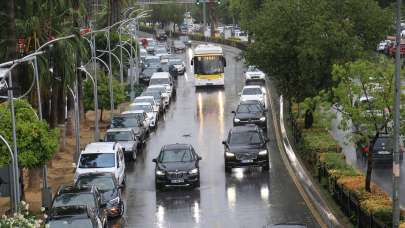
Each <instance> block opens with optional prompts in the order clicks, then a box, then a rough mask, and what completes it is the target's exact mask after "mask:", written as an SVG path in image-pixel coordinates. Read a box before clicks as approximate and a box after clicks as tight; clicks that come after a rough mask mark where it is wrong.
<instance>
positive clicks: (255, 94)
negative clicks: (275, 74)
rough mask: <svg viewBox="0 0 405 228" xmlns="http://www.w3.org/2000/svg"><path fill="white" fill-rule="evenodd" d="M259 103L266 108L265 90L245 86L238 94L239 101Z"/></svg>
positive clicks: (259, 87) (258, 87)
mask: <svg viewBox="0 0 405 228" xmlns="http://www.w3.org/2000/svg"><path fill="white" fill-rule="evenodd" d="M250 100H255V101H260V103H262V105H263V107H266V106H267V105H266V90H265V88H263V87H261V86H258V85H249V86H245V87H243V89H242V92H241V93H240V101H250Z"/></svg>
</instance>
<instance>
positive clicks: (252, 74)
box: [245, 66, 266, 81]
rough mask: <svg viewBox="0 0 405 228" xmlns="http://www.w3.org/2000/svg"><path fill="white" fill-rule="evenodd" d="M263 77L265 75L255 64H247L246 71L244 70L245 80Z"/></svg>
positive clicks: (259, 79) (260, 79) (262, 79)
mask: <svg viewBox="0 0 405 228" xmlns="http://www.w3.org/2000/svg"><path fill="white" fill-rule="evenodd" d="M265 78H266V75H265V74H264V73H263V71H261V70H259V69H258V68H257V67H256V66H249V67H248V69H247V71H246V72H245V79H246V81H255V80H258V81H264V80H265Z"/></svg>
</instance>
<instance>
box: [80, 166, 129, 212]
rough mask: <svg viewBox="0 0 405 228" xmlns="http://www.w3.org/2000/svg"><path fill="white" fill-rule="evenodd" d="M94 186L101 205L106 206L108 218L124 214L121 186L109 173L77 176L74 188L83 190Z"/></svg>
mask: <svg viewBox="0 0 405 228" xmlns="http://www.w3.org/2000/svg"><path fill="white" fill-rule="evenodd" d="M93 185H94V186H96V187H97V189H98V191H99V192H100V194H101V196H102V197H101V198H102V203H103V204H105V205H106V210H107V216H108V217H109V218H112V217H119V216H122V215H123V214H124V200H123V198H122V189H123V188H124V186H123V185H119V184H118V180H117V179H116V178H115V176H114V175H113V174H111V173H90V174H89V173H88V174H82V175H79V177H78V178H77V180H76V183H75V186H76V187H77V188H84V187H86V186H93Z"/></svg>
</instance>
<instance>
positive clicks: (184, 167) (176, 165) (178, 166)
mask: <svg viewBox="0 0 405 228" xmlns="http://www.w3.org/2000/svg"><path fill="white" fill-rule="evenodd" d="M157 165H158V168H159V169H160V170H164V171H168V172H175V171H189V170H190V169H194V168H195V162H194V161H193V162H166V163H158V164H157Z"/></svg>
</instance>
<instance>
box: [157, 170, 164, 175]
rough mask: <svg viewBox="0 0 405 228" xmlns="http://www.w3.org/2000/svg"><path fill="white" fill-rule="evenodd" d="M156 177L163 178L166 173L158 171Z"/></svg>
mask: <svg viewBox="0 0 405 228" xmlns="http://www.w3.org/2000/svg"><path fill="white" fill-rule="evenodd" d="M156 175H158V176H163V175H165V173H164V172H163V171H162V170H156Z"/></svg>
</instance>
